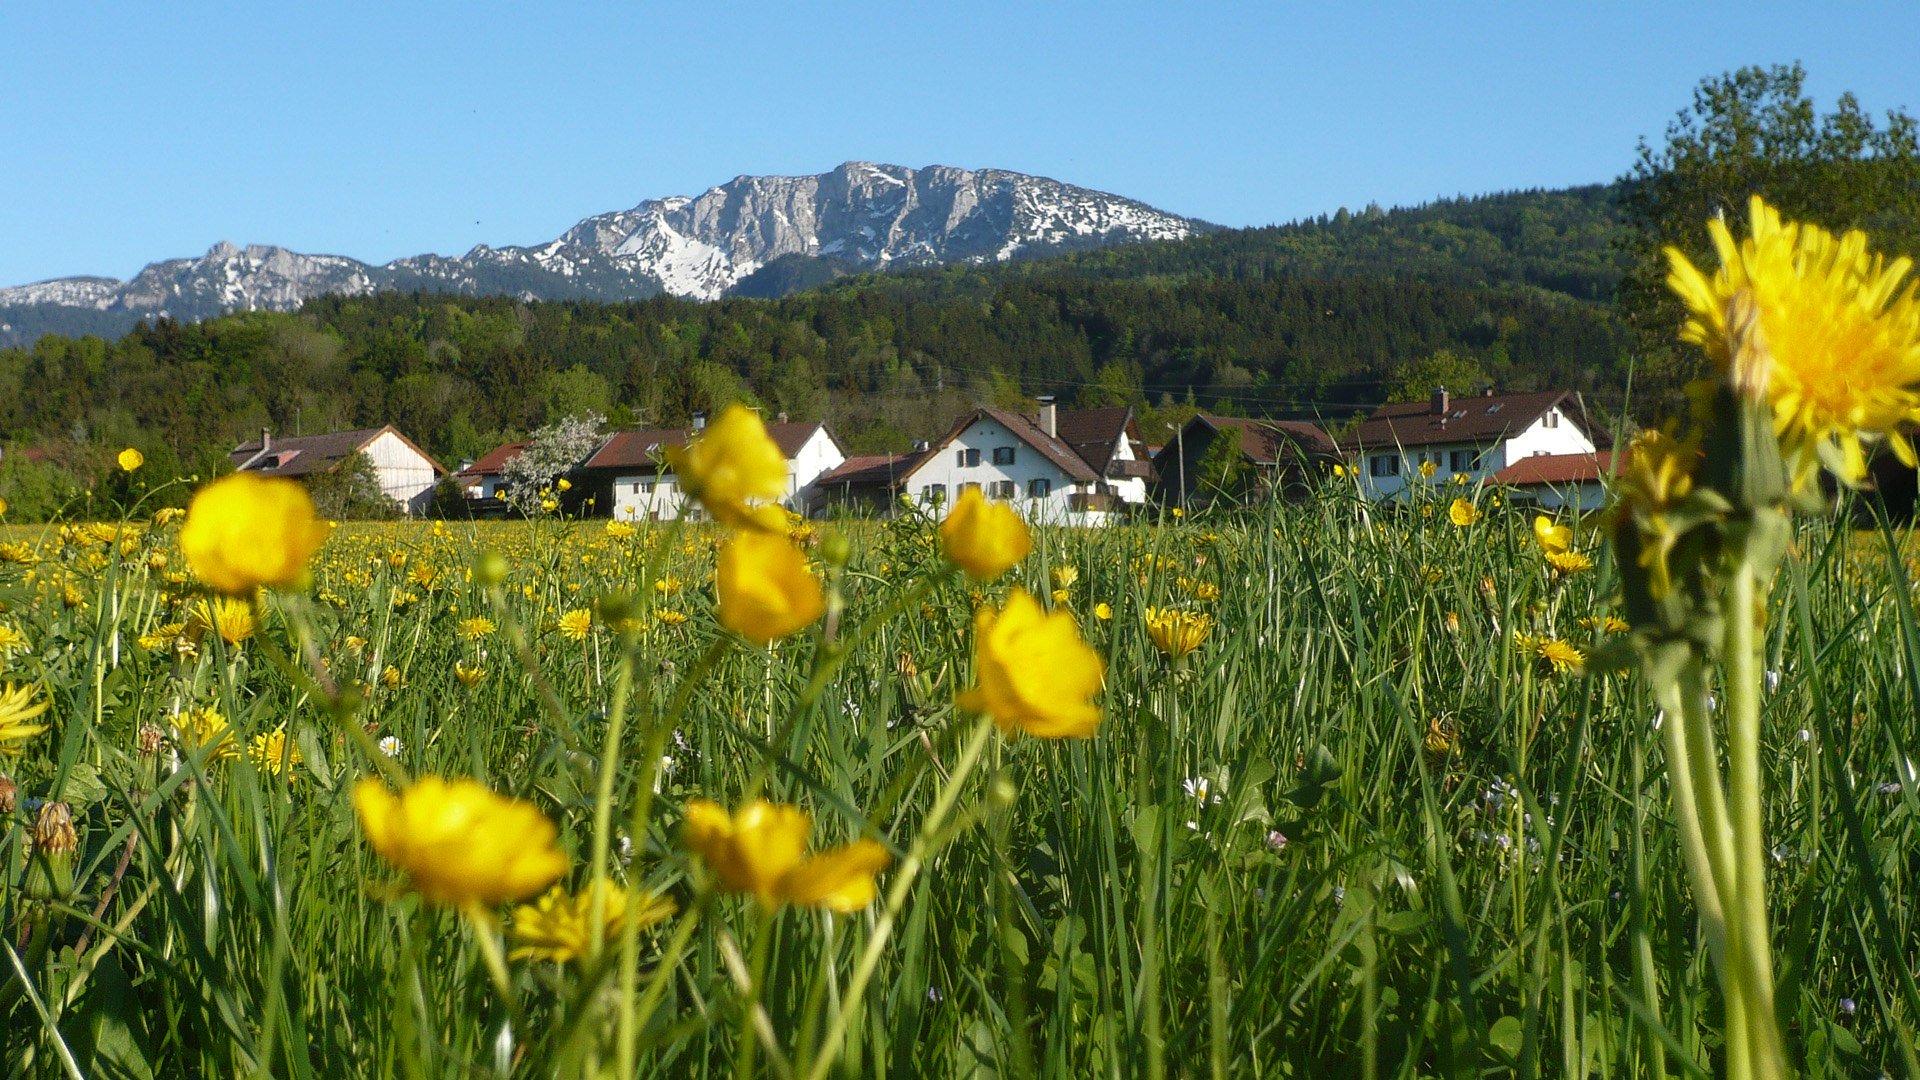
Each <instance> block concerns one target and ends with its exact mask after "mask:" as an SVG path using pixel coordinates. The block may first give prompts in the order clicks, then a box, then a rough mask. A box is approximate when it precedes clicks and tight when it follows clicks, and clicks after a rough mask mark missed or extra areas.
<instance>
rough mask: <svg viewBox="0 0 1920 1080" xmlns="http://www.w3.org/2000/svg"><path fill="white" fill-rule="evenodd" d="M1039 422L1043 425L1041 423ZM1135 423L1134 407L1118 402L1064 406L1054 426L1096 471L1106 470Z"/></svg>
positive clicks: (1060, 437) (1064, 441)
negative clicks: (1101, 405)
mask: <svg viewBox="0 0 1920 1080" xmlns="http://www.w3.org/2000/svg"><path fill="white" fill-rule="evenodd" d="M1035 426H1036V427H1037V426H1039V425H1038V424H1037V423H1036V424H1035ZM1132 426H1133V409H1132V408H1131V407H1129V406H1126V405H1114V406H1110V407H1108V408H1104V409H1061V410H1059V411H1058V412H1057V413H1055V414H1054V424H1053V430H1054V432H1055V434H1056V435H1057V436H1058V437H1059V439H1060V441H1061V442H1063V443H1066V444H1067V445H1068V446H1070V447H1072V448H1073V452H1074V453H1076V454H1078V455H1080V460H1082V461H1084V462H1086V463H1087V466H1088V467H1089V468H1091V469H1092V470H1093V471H1094V472H1097V473H1103V474H1104V473H1105V472H1106V471H1107V463H1108V462H1109V461H1111V460H1113V452H1114V450H1115V449H1117V448H1118V447H1119V445H1120V440H1121V439H1122V438H1124V437H1125V436H1126V435H1127V433H1128V432H1127V429H1128V428H1130V427H1132Z"/></svg>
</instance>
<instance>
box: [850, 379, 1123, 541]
mask: <svg viewBox="0 0 1920 1080" xmlns="http://www.w3.org/2000/svg"><path fill="white" fill-rule="evenodd" d="M1150 475H1151V466H1150V464H1149V462H1148V461H1147V457H1146V446H1145V444H1144V443H1142V442H1141V440H1140V437H1139V430H1138V425H1137V423H1136V422H1135V420H1134V416H1133V410H1132V409H1130V408H1127V407H1124V406H1122V407H1116V408H1110V409H1082V410H1069V411H1066V412H1062V411H1060V410H1059V409H1058V408H1056V406H1055V405H1054V404H1053V402H1052V401H1051V400H1050V399H1042V404H1041V406H1040V412H1039V415H1037V416H1032V417H1029V416H1025V415H1022V414H1020V413H1016V412H1012V411H1010V410H1006V409H995V408H980V409H976V410H974V411H973V412H972V413H970V414H968V415H966V416H963V417H961V418H960V419H959V420H958V421H957V422H956V423H955V424H954V426H953V428H952V429H951V430H950V431H948V433H947V435H946V436H945V437H944V438H942V439H940V440H939V441H938V442H935V443H934V444H932V445H931V446H928V447H927V448H925V449H924V450H920V451H917V452H916V453H914V454H911V455H906V456H904V457H901V458H876V459H870V460H868V461H864V462H861V463H860V465H859V466H858V467H857V468H855V469H851V470H848V469H843V470H842V471H840V472H839V473H837V474H836V473H829V474H828V475H827V476H825V477H823V478H822V481H821V483H822V487H823V488H825V489H827V490H828V491H829V492H830V493H832V494H833V495H835V497H836V498H842V499H844V500H847V501H850V502H857V503H861V504H866V505H885V506H891V505H892V504H893V502H894V501H895V500H896V499H898V498H899V497H900V496H901V495H905V496H906V497H907V498H908V499H910V500H912V501H913V502H914V503H915V504H916V505H919V506H921V507H923V508H925V510H926V511H927V512H928V513H931V514H933V515H935V516H936V517H944V516H945V515H946V511H947V508H948V507H950V506H952V505H953V500H954V499H956V498H958V497H959V496H960V494H961V493H962V492H963V491H966V490H967V489H968V488H978V489H980V492H981V493H982V494H983V495H985V496H986V497H988V498H990V499H997V500H1000V501H1003V502H1006V503H1008V504H1009V505H1011V506H1013V507H1015V508H1016V509H1018V510H1019V511H1020V513H1021V514H1022V515H1024V516H1025V517H1027V518H1028V519H1030V520H1033V521H1039V522H1048V523H1052V524H1064V525H1105V524H1107V523H1109V522H1111V521H1113V520H1115V519H1117V518H1118V517H1119V516H1120V515H1121V514H1122V513H1124V512H1125V511H1126V509H1127V508H1128V507H1133V506H1139V505H1141V504H1143V503H1145V502H1146V498H1147V481H1148V479H1149V478H1150Z"/></svg>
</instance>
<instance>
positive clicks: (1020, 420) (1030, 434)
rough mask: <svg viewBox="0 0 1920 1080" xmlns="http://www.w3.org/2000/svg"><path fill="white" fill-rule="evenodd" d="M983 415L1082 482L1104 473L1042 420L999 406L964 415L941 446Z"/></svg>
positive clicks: (1095, 479) (1095, 480)
mask: <svg viewBox="0 0 1920 1080" xmlns="http://www.w3.org/2000/svg"><path fill="white" fill-rule="evenodd" d="M981 416H990V417H992V418H993V419H994V420H996V421H998V422H999V423H1000V425H1001V426H1002V427H1005V428H1006V429H1007V430H1008V431H1009V432H1011V433H1012V434H1013V437H1014V438H1016V439H1019V440H1020V441H1021V442H1024V443H1026V444H1027V445H1028V446H1031V447H1033V448H1034V449H1035V450H1038V451H1040V456H1041V457H1044V458H1046V459H1047V460H1048V461H1050V462H1052V463H1053V465H1054V467H1055V468H1057V469H1059V470H1060V471H1061V472H1063V473H1065V474H1067V476H1069V477H1071V478H1073V479H1075V480H1078V481H1080V482H1082V483H1096V482H1098V481H1099V479H1100V474H1099V473H1097V472H1095V471H1094V469H1093V466H1091V465H1088V464H1087V462H1086V461H1085V459H1083V458H1082V457H1081V456H1080V455H1079V454H1076V453H1074V452H1073V448H1072V447H1070V446H1068V445H1067V444H1066V443H1064V442H1062V441H1061V440H1060V439H1058V438H1055V437H1054V436H1051V435H1048V434H1047V433H1046V432H1045V431H1043V430H1042V429H1041V427H1040V425H1039V423H1038V422H1036V421H1035V420H1033V419H1032V418H1031V417H1027V416H1022V415H1020V414H1019V413H1017V412H1009V411H1008V410H1006V409H995V408H990V407H984V406H983V407H982V408H980V409H977V410H975V412H974V414H973V415H972V416H969V417H964V418H962V419H961V421H960V424H959V426H958V427H956V428H954V430H953V432H952V433H951V434H949V435H948V436H947V437H946V439H945V440H943V441H942V442H941V444H940V445H941V446H944V445H946V443H947V442H951V441H952V440H953V439H954V438H955V437H956V436H958V435H959V434H960V433H961V432H962V431H965V430H966V429H967V428H968V426H970V425H971V424H972V423H973V422H974V421H975V420H978V419H979V418H980V417H981ZM1054 430H1055V431H1058V430H1059V427H1058V425H1056V426H1055V428H1054ZM936 449H938V447H936Z"/></svg>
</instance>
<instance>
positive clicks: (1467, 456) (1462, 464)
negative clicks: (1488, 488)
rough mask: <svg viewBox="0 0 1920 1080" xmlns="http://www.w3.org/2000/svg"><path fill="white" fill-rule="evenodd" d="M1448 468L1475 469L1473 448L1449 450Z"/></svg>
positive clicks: (1460, 470) (1469, 470)
mask: <svg viewBox="0 0 1920 1080" xmlns="http://www.w3.org/2000/svg"><path fill="white" fill-rule="evenodd" d="M1447 468H1449V469H1451V470H1453V471H1454V472H1472V471H1473V451H1471V450H1449V451H1447Z"/></svg>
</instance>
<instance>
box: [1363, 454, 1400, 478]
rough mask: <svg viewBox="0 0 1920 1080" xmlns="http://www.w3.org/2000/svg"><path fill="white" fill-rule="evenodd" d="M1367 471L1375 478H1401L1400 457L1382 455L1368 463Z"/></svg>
mask: <svg viewBox="0 0 1920 1080" xmlns="http://www.w3.org/2000/svg"><path fill="white" fill-rule="evenodd" d="M1367 471H1368V472H1371V473H1372V474H1373V475H1375V476H1399V475H1400V455H1398V454H1381V455H1379V456H1378V457H1375V458H1374V459H1373V460H1372V461H1369V462H1367Z"/></svg>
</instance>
